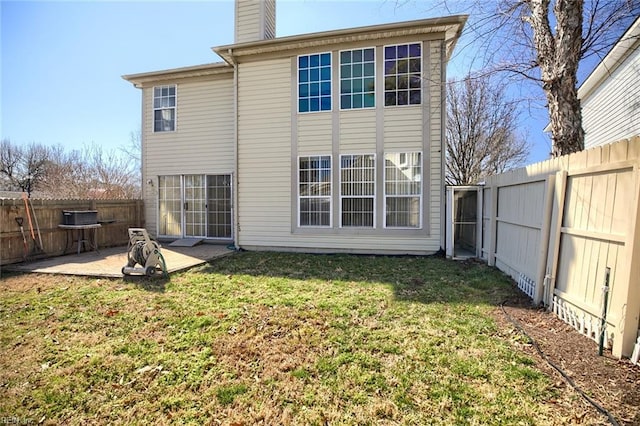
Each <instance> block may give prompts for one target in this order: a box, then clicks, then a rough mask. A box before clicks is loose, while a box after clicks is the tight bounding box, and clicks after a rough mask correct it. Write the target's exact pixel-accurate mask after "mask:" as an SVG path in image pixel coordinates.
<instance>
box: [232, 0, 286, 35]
mask: <svg viewBox="0 0 640 426" xmlns="http://www.w3.org/2000/svg"><path fill="white" fill-rule="evenodd" d="M275 33H276V5H275V0H239V1H236V22H235V39H236V43H244V42H250V41H257V40H265V39H271V38H274V37H275Z"/></svg>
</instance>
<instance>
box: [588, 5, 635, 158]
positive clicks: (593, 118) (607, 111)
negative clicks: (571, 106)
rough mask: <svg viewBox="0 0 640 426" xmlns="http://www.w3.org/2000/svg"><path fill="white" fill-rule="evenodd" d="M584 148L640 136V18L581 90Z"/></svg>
mask: <svg viewBox="0 0 640 426" xmlns="http://www.w3.org/2000/svg"><path fill="white" fill-rule="evenodd" d="M578 97H579V98H580V101H581V104H582V127H583V129H584V131H585V137H584V145H585V149H586V148H591V147H594V146H598V145H604V144H607V143H611V142H615V141H619V140H622V139H626V138H630V137H632V136H636V135H640V17H639V18H638V19H636V20H635V22H634V23H633V24H632V25H631V27H630V28H629V29H628V30H627V31H626V32H625V33H624V35H623V36H622V37H620V39H619V40H618V42H617V43H616V44H615V46H614V47H613V48H612V49H611V51H610V52H609V53H608V54H607V56H605V57H604V59H603V60H602V61H601V62H600V63H599V64H598V66H597V67H596V68H595V69H594V70H593V72H592V73H591V74H590V75H589V77H588V78H587V79H586V80H585V81H584V83H582V85H581V86H580V88H579V89H578Z"/></svg>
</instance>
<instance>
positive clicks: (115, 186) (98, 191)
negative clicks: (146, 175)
mask: <svg viewBox="0 0 640 426" xmlns="http://www.w3.org/2000/svg"><path fill="white" fill-rule="evenodd" d="M132 164H134V160H132V159H131V158H129V157H127V156H125V155H122V154H121V153H119V152H118V151H117V150H115V149H111V150H105V149H103V148H102V147H101V146H100V145H98V144H95V143H92V144H88V145H85V146H84V147H83V148H82V149H81V150H71V151H66V150H65V148H64V147H63V146H62V145H57V146H52V147H47V146H44V145H38V144H32V145H29V146H26V147H25V146H19V145H15V144H12V143H11V142H10V141H9V140H3V141H2V147H1V149H0V178H1V180H0V189H4V190H11V191H15V190H21V191H25V192H30V191H31V190H38V191H39V192H40V193H41V194H43V195H45V196H47V197H49V198H63V199H72V198H77V199H88V198H100V199H123V198H139V197H140V178H139V170H138V169H136V166H134V165H132Z"/></svg>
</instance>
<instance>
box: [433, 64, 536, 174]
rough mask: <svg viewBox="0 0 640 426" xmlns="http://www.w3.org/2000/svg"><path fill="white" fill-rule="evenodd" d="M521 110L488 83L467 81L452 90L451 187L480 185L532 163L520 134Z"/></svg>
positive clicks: (449, 96) (449, 133) (453, 84)
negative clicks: (527, 161) (494, 175)
mask: <svg viewBox="0 0 640 426" xmlns="http://www.w3.org/2000/svg"><path fill="white" fill-rule="evenodd" d="M517 111H518V108H517V105H516V102H515V101H511V100H509V99H508V98H507V97H506V95H505V89H504V87H503V86H502V85H500V84H499V83H497V82H495V81H492V80H491V79H490V78H489V77H478V78H472V77H471V76H467V78H465V79H464V80H462V81H460V82H454V81H449V83H448V85H447V122H448V123H447V131H446V142H447V149H446V172H445V179H446V182H447V184H448V185H470V184H475V183H478V182H479V180H480V179H481V178H482V177H483V176H487V175H492V174H496V173H502V172H504V171H505V170H507V169H510V168H513V167H516V166H518V165H520V164H522V163H523V162H524V161H525V160H526V158H527V151H528V149H527V148H528V147H527V143H526V140H525V139H524V138H523V137H521V136H520V135H519V134H518V131H517V129H518V114H517Z"/></svg>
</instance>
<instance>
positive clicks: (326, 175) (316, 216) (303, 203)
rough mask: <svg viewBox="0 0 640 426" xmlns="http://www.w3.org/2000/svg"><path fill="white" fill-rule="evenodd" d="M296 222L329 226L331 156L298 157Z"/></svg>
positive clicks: (302, 224) (306, 224)
mask: <svg viewBox="0 0 640 426" xmlns="http://www.w3.org/2000/svg"><path fill="white" fill-rule="evenodd" d="M298 212H299V214H298V223H299V225H300V226H301V227H303V226H319V227H329V226H331V156H329V155H315V156H307V157H300V158H299V159H298Z"/></svg>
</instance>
